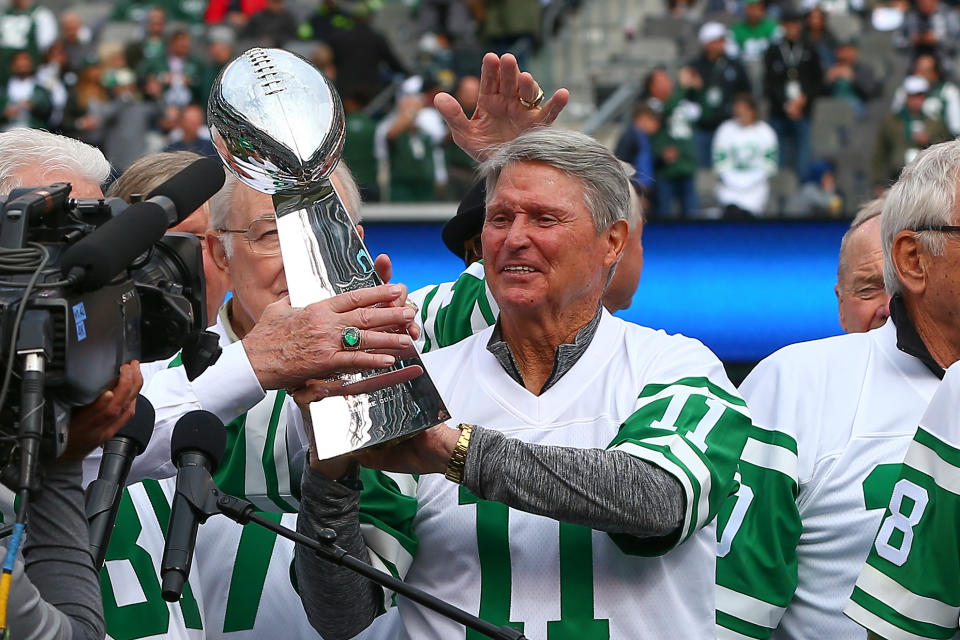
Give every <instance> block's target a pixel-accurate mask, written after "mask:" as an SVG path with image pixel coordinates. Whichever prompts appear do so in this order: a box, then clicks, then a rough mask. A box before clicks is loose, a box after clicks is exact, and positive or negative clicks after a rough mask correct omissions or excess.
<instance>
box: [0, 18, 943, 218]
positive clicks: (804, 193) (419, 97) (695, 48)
mask: <svg viewBox="0 0 960 640" xmlns="http://www.w3.org/2000/svg"><path fill="white" fill-rule="evenodd" d="M592 1H596V0H592ZM549 4H551V2H549V1H547V0H509V1H508V0H419V1H416V0H407V1H405V2H402V3H401V2H399V0H395V1H394V2H384V0H339V1H335V0H322V1H320V2H317V1H316V0H147V1H137V0H123V1H121V2H119V3H113V2H106V1H104V2H99V3H98V2H83V3H77V2H75V1H72V0H45V1H42V2H39V3H38V2H35V0H10V2H9V6H8V8H7V9H6V10H4V11H3V12H2V13H0V75H2V78H0V83H2V84H0V87H2V88H0V103H2V104H0V107H2V108H0V126H2V128H11V127H20V126H29V127H39V128H44V129H49V130H52V131H56V132H60V133H64V134H66V135H70V136H74V137H77V138H79V139H81V140H83V141H85V142H88V143H90V144H94V145H96V146H99V147H100V148H102V149H103V151H104V153H105V154H106V156H107V158H108V159H109V160H110V162H111V163H112V164H113V166H114V169H115V171H116V172H118V173H119V172H122V171H123V170H124V169H126V168H127V167H128V166H129V165H130V164H131V163H132V162H133V161H134V160H136V159H137V158H139V157H141V156H143V155H144V154H147V153H150V152H154V151H159V150H164V149H170V150H175V149H187V150H191V151H195V152H198V153H201V154H204V155H215V152H214V150H213V148H212V145H211V144H210V140H209V132H208V131H207V129H206V126H205V121H204V120H205V104H206V100H207V97H208V95H209V92H210V88H211V86H212V84H213V81H214V79H215V78H216V75H217V73H218V72H219V71H220V69H222V68H223V66H224V65H225V64H226V63H227V62H229V61H230V60H231V59H232V58H233V57H234V56H235V55H237V54H238V53H241V52H242V51H244V50H246V49H247V48H249V47H251V46H257V45H262V46H282V47H285V48H287V49H290V50H293V51H295V52H296V53H299V54H301V55H303V56H304V57H307V58H309V59H311V60H312V61H313V62H314V64H316V65H317V66H318V67H319V68H320V69H321V70H323V71H324V72H325V73H326V74H327V75H328V76H329V77H330V78H331V79H332V80H333V81H334V83H335V84H336V86H337V89H338V90H339V92H340V95H341V96H342V98H343V103H344V108H345V111H346V117H347V137H346V144H345V150H344V157H345V159H346V161H347V163H348V165H349V166H350V168H351V169H352V171H353V172H354V173H355V174H356V177H357V180H358V183H359V184H360V186H361V189H362V192H363V196H364V198H365V199H366V200H368V201H381V200H383V201H393V202H423V201H432V200H459V199H461V198H462V197H463V195H464V194H465V193H466V192H467V190H468V189H469V186H470V184H471V182H472V180H473V169H474V167H473V164H472V161H471V160H470V158H469V157H467V156H466V155H465V154H464V153H463V152H461V151H459V149H458V148H457V147H456V146H455V145H454V144H452V142H451V140H450V137H449V134H448V132H447V130H446V128H445V126H444V124H443V120H442V118H441V117H440V115H439V113H437V111H436V110H435V109H434V108H433V106H432V100H433V96H434V95H436V93H437V92H439V91H448V92H450V93H452V94H453V95H454V96H455V97H456V98H457V100H458V101H460V103H461V105H462V106H463V108H464V110H465V111H466V113H467V114H470V113H472V111H473V109H474V108H475V106H476V100H477V96H478V93H479V78H478V71H479V70H478V68H477V61H478V60H479V59H480V53H481V52H483V51H485V50H493V51H497V52H500V53H502V52H506V51H512V52H514V53H516V54H517V55H518V57H519V58H520V59H521V64H523V60H524V59H525V58H529V56H532V55H534V54H535V52H536V51H537V46H538V43H539V42H540V40H541V36H542V33H541V31H542V18H541V14H542V12H543V11H544V7H545V6H546V5H549ZM552 4H554V5H555V6H554V8H556V6H557V5H559V6H560V8H561V10H562V11H561V13H562V12H567V13H573V12H576V11H577V10H579V9H580V8H581V5H584V6H586V5H587V4H588V3H584V2H582V1H581V0H553V3H552ZM388 5H392V7H390V6H388ZM398 6H399V8H400V9H401V10H402V13H403V15H404V16H405V19H406V20H407V21H408V22H409V24H410V25H412V29H410V34H409V35H410V37H412V38H414V39H416V41H417V46H416V47H415V48H413V49H412V50H413V51H415V55H414V56H410V55H408V56H406V57H405V58H403V57H401V56H399V55H397V53H395V52H394V50H393V48H392V47H391V45H390V40H389V39H388V38H387V37H385V35H384V33H382V32H381V31H378V30H377V29H376V28H375V27H374V24H375V18H376V14H377V12H379V11H383V10H384V9H386V8H397V7H398ZM645 23H646V25H647V27H648V28H645V30H644V35H636V34H634V33H632V32H631V27H630V26H629V25H627V28H626V29H625V30H624V34H623V35H624V37H625V38H626V39H627V40H629V39H631V38H644V37H646V35H648V34H650V33H651V32H653V31H654V30H655V32H656V33H657V34H658V35H659V36H667V37H671V38H673V39H674V40H675V42H676V43H677V51H678V56H677V60H675V61H674V62H673V63H670V64H666V65H664V66H663V67H657V68H655V69H653V70H652V71H651V72H650V73H649V74H647V75H646V78H645V79H644V80H643V84H642V87H641V88H640V98H639V100H638V101H637V103H636V105H635V108H634V109H633V111H632V117H629V118H627V119H628V120H629V121H628V122H627V123H626V124H625V127H624V129H623V131H622V134H621V135H620V136H619V139H618V140H614V141H612V142H615V143H616V146H615V152H616V154H617V156H618V157H620V158H621V159H622V160H625V161H627V162H629V163H631V164H633V165H634V166H635V167H636V169H637V174H636V178H635V179H636V181H637V182H638V183H639V185H640V186H641V187H642V188H643V192H644V194H645V197H646V199H647V203H646V204H647V209H648V211H649V216H650V217H651V218H654V219H677V218H721V217H723V218H733V219H744V218H753V217H773V216H793V217H801V216H841V215H845V214H847V213H848V212H851V211H853V210H855V208H856V206H857V204H858V203H859V201H860V200H863V199H864V198H865V197H868V196H870V195H872V194H873V193H879V191H881V190H882V189H883V187H885V186H886V185H888V184H889V183H890V182H891V181H892V180H893V179H894V178H896V176H897V174H898V172H899V170H900V168H901V167H902V166H903V165H904V164H905V163H906V162H908V161H909V160H910V159H911V157H912V156H914V155H915V154H916V153H917V152H918V151H919V150H920V149H922V148H924V147H926V146H928V145H930V144H933V143H936V142H940V141H943V140H946V139H949V138H952V137H954V136H956V135H957V134H960V89H958V87H957V85H956V84H955V83H954V81H953V80H952V77H953V72H954V71H955V70H958V65H957V64H956V62H957V54H958V50H960V10H958V8H957V7H955V6H952V5H949V4H945V2H944V0H914V4H912V5H911V4H908V2H906V0H892V1H891V0H876V1H875V2H874V1H873V0H866V2H865V1H864V0H798V3H797V4H793V3H791V2H790V0H770V2H769V3H768V2H765V0H669V3H668V4H667V5H666V6H665V7H664V9H663V12H662V15H653V16H651V15H647V16H646V17H645ZM386 24H387V25H389V24H390V23H389V21H387V22H386ZM381 26H383V25H381ZM558 84H562V79H558Z"/></svg>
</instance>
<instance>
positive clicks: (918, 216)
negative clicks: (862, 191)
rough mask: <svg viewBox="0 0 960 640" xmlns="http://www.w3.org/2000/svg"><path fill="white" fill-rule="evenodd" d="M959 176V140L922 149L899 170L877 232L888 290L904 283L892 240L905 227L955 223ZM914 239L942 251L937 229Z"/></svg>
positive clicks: (896, 290)
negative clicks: (899, 274) (897, 178)
mask: <svg viewBox="0 0 960 640" xmlns="http://www.w3.org/2000/svg"><path fill="white" fill-rule="evenodd" d="M958 180H960V141H958V140H954V141H952V142H944V143H941V144H937V145H934V146H932V147H930V148H929V149H926V150H925V151H923V152H921V153H920V155H918V156H917V157H916V159H915V160H914V161H913V162H911V163H910V164H908V165H907V166H906V167H905V168H904V169H903V172H902V173H901V174H900V179H899V180H897V182H896V184H894V185H893V186H892V187H891V188H890V191H889V192H887V200H886V202H884V204H883V213H882V214H881V218H880V233H881V235H882V237H883V284H884V287H885V288H886V290H887V293H889V294H890V295H894V294H897V293H900V292H901V291H902V289H903V286H902V284H901V282H900V280H899V278H898V277H897V270H896V268H894V265H893V259H892V252H893V240H894V238H896V236H897V234H898V233H900V232H901V231H904V230H907V229H916V228H918V227H923V226H928V225H948V224H954V218H955V216H956V214H957V188H958ZM917 239H918V240H919V241H920V242H921V243H922V244H923V245H924V247H926V249H927V251H929V252H930V253H931V254H932V255H934V256H939V255H942V254H943V250H944V247H945V239H944V237H943V234H942V233H937V232H936V231H921V232H918V233H917Z"/></svg>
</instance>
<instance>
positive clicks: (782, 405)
mask: <svg viewBox="0 0 960 640" xmlns="http://www.w3.org/2000/svg"><path fill="white" fill-rule="evenodd" d="M896 343H897V333H896V327H895V326H894V323H893V322H892V320H891V321H889V322H887V323H886V324H885V325H884V326H883V327H881V328H879V329H876V330H874V331H871V332H869V333H865V334H850V335H844V336H838V337H834V338H826V339H823V340H817V341H813V342H807V343H801V344H797V345H792V346H789V347H786V348H784V349H781V350H780V351H778V352H777V353H775V354H773V355H772V356H770V357H769V358H767V359H766V360H764V361H763V362H761V363H760V364H759V365H758V366H757V367H756V368H755V369H754V371H753V372H752V373H751V374H750V375H749V376H748V377H747V379H746V380H745V381H744V383H743V385H742V386H741V392H742V393H743V396H744V398H745V399H746V400H747V403H748V405H749V407H750V411H751V414H752V416H753V419H754V422H755V423H756V424H757V425H758V426H760V427H764V428H767V429H771V430H774V431H779V432H782V433H785V434H788V435H789V436H790V437H792V438H793V439H794V440H795V441H796V444H797V460H796V473H797V484H798V486H799V493H798V495H797V497H796V500H795V509H796V510H797V513H798V516H799V520H800V522H801V524H802V526H801V527H800V529H799V531H798V533H799V539H796V538H794V539H793V540H792V541H790V540H788V539H787V537H785V536H780V535H777V534H776V533H775V532H773V533H771V532H770V531H767V530H765V529H764V528H763V527H760V528H757V529H754V530H753V531H752V532H750V533H748V534H747V535H748V536H751V537H755V543H754V544H752V545H742V546H741V549H744V550H745V551H747V552H749V547H751V546H753V547H754V549H757V548H760V547H762V546H763V545H765V544H766V545H767V546H768V547H769V546H770V545H771V542H770V541H771V540H776V541H777V542H778V544H781V545H786V546H787V547H789V546H790V545H792V546H793V547H794V549H795V550H794V549H790V548H783V549H767V550H766V551H765V552H764V555H766V557H782V558H784V559H785V560H784V563H785V564H788V563H789V562H790V561H791V560H790V559H791V557H794V554H795V562H796V577H795V592H794V593H792V599H791V598H790V596H791V591H792V590H793V588H794V584H791V580H790V578H789V577H787V576H786V575H785V574H778V573H776V572H773V571H770V572H768V573H767V575H769V580H768V582H769V584H768V585H766V587H765V588H762V589H761V588H757V590H756V591H755V592H754V593H736V592H729V591H728V592H726V594H725V602H720V601H719V600H718V609H719V611H720V612H721V613H727V614H730V615H732V616H734V617H735V618H738V619H739V620H741V621H745V622H748V623H750V624H754V625H757V626H758V627H770V628H773V627H776V629H777V630H776V631H775V632H774V633H773V636H772V637H774V638H797V639H806V638H845V639H846V638H850V639H856V638H866V633H865V632H864V630H863V629H862V628H860V627H859V626H858V625H856V624H854V623H853V622H851V621H850V620H848V619H847V618H845V617H844V616H843V613H842V611H843V607H844V605H845V603H846V601H847V599H848V598H849V597H850V593H851V591H852V590H853V587H854V583H855V582H856V579H857V576H858V574H859V572H860V568H861V567H862V566H863V563H864V560H865V559H866V557H867V553H868V551H869V550H870V545H871V543H872V542H873V538H874V534H875V533H876V531H877V527H878V526H879V524H880V517H881V516H882V515H883V510H884V508H885V507H886V506H887V504H888V502H889V499H890V495H891V492H892V490H893V483H894V482H895V481H896V478H897V472H898V467H899V464H900V463H901V461H902V460H903V456H904V454H905V452H906V450H907V446H908V445H909V444H910V440H911V439H912V438H913V435H914V432H915V431H916V426H917V423H918V420H919V419H920V416H921V415H922V414H923V411H924V409H925V408H926V406H927V403H928V402H929V400H930V398H931V396H932V395H933V393H934V391H935V390H936V388H937V386H938V384H939V379H938V377H937V376H936V375H935V374H934V373H933V372H931V371H930V370H929V369H928V368H927V367H926V366H925V365H924V364H923V363H922V362H921V361H920V360H918V359H917V358H914V357H913V356H910V355H907V354H905V353H903V352H901V351H900V350H899V349H897V346H896ZM765 520H766V522H767V524H766V525H765V526H766V527H769V528H771V529H775V528H776V527H777V526H778V523H779V522H782V521H785V520H787V518H785V517H784V518H776V519H774V518H769V517H767V518H766V519H765ZM758 522H759V520H758ZM734 540H736V538H734ZM758 545H759V546H758ZM737 553H738V551H737V547H736V546H734V547H733V548H732V550H731V552H730V554H729V555H728V556H727V557H726V558H725V559H724V562H736V561H737V560H736V557H735V556H736V554H737ZM748 555H749V554H748ZM759 555H760V554H759V553H757V554H755V556H754V557H756V556H759ZM759 570H761V568H760V567H759V566H758V565H756V564H754V565H753V566H751V565H750V563H749V561H747V560H744V562H743V563H742V567H741V569H740V573H741V574H749V573H751V572H757V571H759ZM728 626H730V627H736V625H735V624H731V625H728ZM768 632H769V631H768ZM721 636H722V637H724V638H734V637H745V636H746V634H745V633H743V634H740V635H738V634H736V633H733V632H731V631H727V632H721ZM751 637H753V636H751ZM757 637H759V636H757Z"/></svg>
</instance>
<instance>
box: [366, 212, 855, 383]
mask: <svg viewBox="0 0 960 640" xmlns="http://www.w3.org/2000/svg"><path fill="white" fill-rule="evenodd" d="M364 226H365V229H366V240H367V246H368V248H369V250H370V251H371V253H373V254H374V255H376V254H377V253H387V254H389V255H390V256H391V258H392V259H393V263H394V280H395V281H397V282H403V283H405V284H407V285H408V286H409V287H410V289H411V290H414V289H417V288H419V287H421V286H424V285H427V284H434V283H438V282H444V281H449V280H452V279H454V278H455V277H456V276H457V274H459V273H460V271H461V270H462V269H463V263H462V262H460V261H459V260H457V259H456V258H455V257H454V256H453V255H452V254H450V253H449V252H448V251H447V249H446V248H445V247H444V246H443V244H442V242H441V241H440V224H429V223H423V224H421V223H402V224H400V223H397V224H394V223H389V224H388V223H375V222H370V223H366V224H365V225H364ZM846 226H847V223H845V222H832V221H831V222H809V221H803V222H799V221H798V222H780V221H778V222H767V221H760V222H745V223H726V222H717V223H675V224H650V225H648V227H647V228H646V230H645V231H644V242H643V244H644V249H645V265H644V270H643V279H642V280H641V282H640V288H639V289H638V290H637V294H636V296H635V297H634V302H633V306H632V307H631V308H630V309H628V310H626V311H621V312H620V313H619V314H618V315H620V316H621V317H623V318H625V319H627V320H631V321H633V322H637V323H640V324H643V325H646V326H650V327H654V328H658V329H665V330H667V331H669V332H671V333H682V334H685V335H688V336H692V337H695V338H698V339H699V340H701V341H702V342H704V343H705V344H706V345H707V346H709V347H710V348H711V349H712V350H713V351H714V352H715V353H716V354H717V355H718V356H719V357H720V358H721V359H722V360H723V361H724V362H725V363H728V364H733V363H742V364H748V363H755V362H757V361H758V360H761V359H762V358H764V357H766V356H767V355H769V354H770V353H772V352H773V351H775V350H777V349H779V348H780V347H782V346H784V345H787V344H791V343H794V342H799V341H802V340H813V339H816V338H822V337H825V336H831V335H836V334H838V333H840V332H841V329H840V325H839V323H838V321H837V305H836V299H835V297H834V294H833V285H834V282H835V281H836V269H837V253H838V250H839V247H840V238H841V236H842V235H843V232H844V230H845V229H846ZM738 377H739V376H738Z"/></svg>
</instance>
